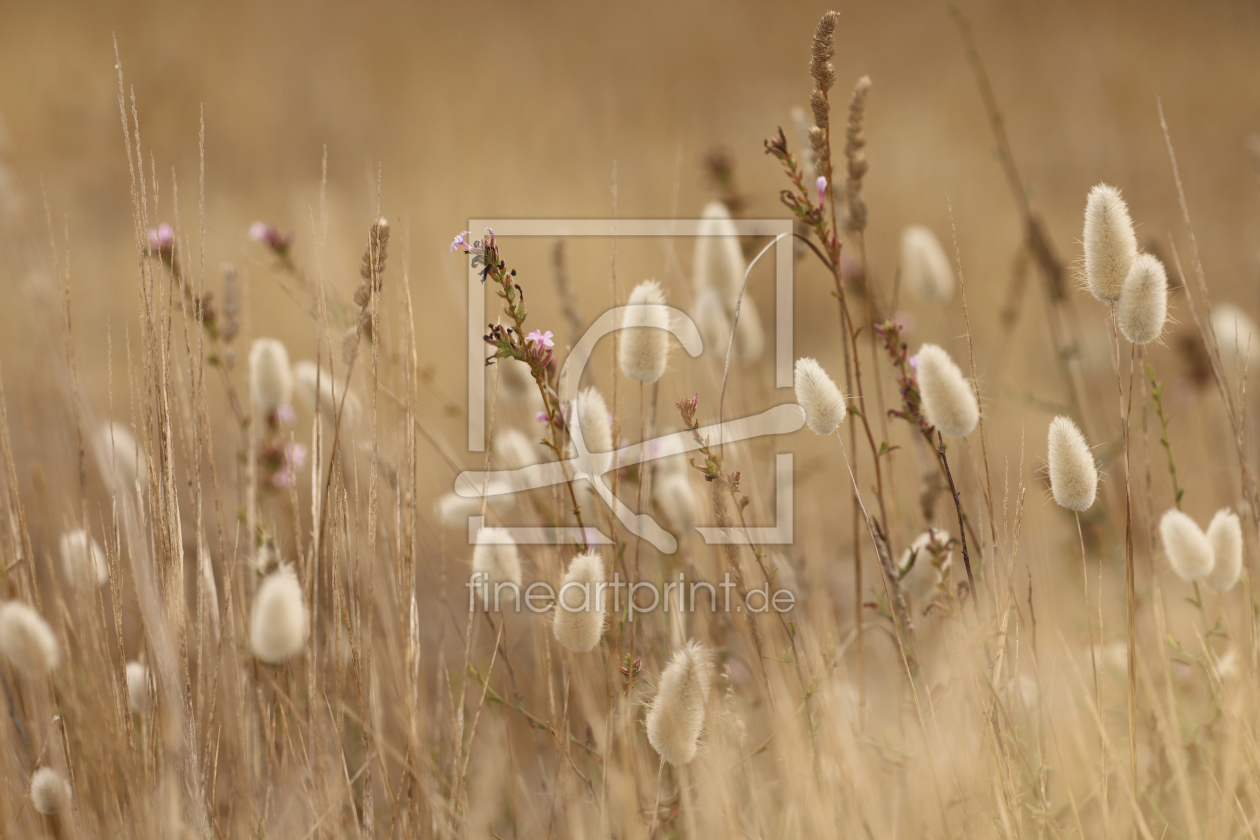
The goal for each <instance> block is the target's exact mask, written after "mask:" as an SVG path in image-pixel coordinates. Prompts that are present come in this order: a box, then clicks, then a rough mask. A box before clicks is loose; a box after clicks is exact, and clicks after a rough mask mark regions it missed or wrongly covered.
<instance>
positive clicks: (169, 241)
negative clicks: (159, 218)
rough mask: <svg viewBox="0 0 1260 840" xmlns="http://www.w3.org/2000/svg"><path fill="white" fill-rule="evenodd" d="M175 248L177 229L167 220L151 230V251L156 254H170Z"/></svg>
mask: <svg viewBox="0 0 1260 840" xmlns="http://www.w3.org/2000/svg"><path fill="white" fill-rule="evenodd" d="M174 249H175V229H174V228H173V227H171V226H170V225H168V224H167V223H166V222H163V223H162V224H160V225H158V226H157V230H150V231H149V251H150V253H152V254H153V255H154V256H169V255H170V253H171V252H172V251H173V250H174Z"/></svg>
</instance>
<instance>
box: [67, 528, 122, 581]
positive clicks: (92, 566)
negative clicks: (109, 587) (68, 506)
mask: <svg viewBox="0 0 1260 840" xmlns="http://www.w3.org/2000/svg"><path fill="white" fill-rule="evenodd" d="M57 547H58V553H59V554H60V555H61V571H62V572H63V573H64V574H65V576H66V580H68V581H69V582H70V584H71V585H72V586H75V587H80V588H82V587H87V586H93V585H98V586H99V585H103V584H105V583H106V582H107V581H108V580H109V565H108V564H107V563H106V562H105V552H104V551H102V550H101V547H100V545H99V544H98V543H97V542H96V540H94V539H92V535H91V534H89V533H88V532H87V531H85V530H84V529H82V528H75V529H74V530H72V531H67V532H66V533H64V534H62V535H61V539H60V540H59V541H58V545H57Z"/></svg>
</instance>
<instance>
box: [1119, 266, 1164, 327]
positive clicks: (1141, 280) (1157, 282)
mask: <svg viewBox="0 0 1260 840" xmlns="http://www.w3.org/2000/svg"><path fill="white" fill-rule="evenodd" d="M1167 318H1168V276H1167V275H1166V274H1165V273H1164V264H1163V263H1162V262H1160V261H1159V260H1157V259H1155V258H1154V257H1152V256H1151V255H1150V254H1139V255H1138V257H1137V259H1135V260H1134V261H1133V267H1132V268H1131V269H1129V276H1128V277H1126V278H1125V281H1124V287H1123V288H1122V289H1121V290H1120V305H1119V306H1118V307H1117V309H1116V319H1117V321H1118V322H1119V324H1120V332H1122V333H1124V337H1125V338H1127V339H1129V341H1131V342H1133V343H1134V344H1149V343H1150V342H1152V341H1154V340H1155V339H1157V338H1159V334H1160V333H1161V332H1163V331H1164V321H1165V320H1166V319H1167Z"/></svg>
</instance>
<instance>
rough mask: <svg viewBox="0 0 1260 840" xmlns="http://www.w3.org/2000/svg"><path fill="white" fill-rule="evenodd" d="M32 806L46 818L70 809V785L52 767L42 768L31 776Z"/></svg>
mask: <svg viewBox="0 0 1260 840" xmlns="http://www.w3.org/2000/svg"><path fill="white" fill-rule="evenodd" d="M31 804H32V805H34V806H35V810H36V811H38V812H40V813H41V814H43V815H44V816H46V817H53V816H56V815H57V814H61V813H63V812H65V811H66V810H68V809H69V807H70V783H69V782H67V781H66V780H65V779H64V778H63V777H62V775H61V774H60V773H58V772H57V771H56V770H54V769H53V768H51V767H41V768H39V769H38V770H36V771H35V775H33V776H31Z"/></svg>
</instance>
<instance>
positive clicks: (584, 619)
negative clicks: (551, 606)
mask: <svg viewBox="0 0 1260 840" xmlns="http://www.w3.org/2000/svg"><path fill="white" fill-rule="evenodd" d="M603 584H604V561H603V559H602V558H601V557H600V556H599V554H597V553H596V552H594V551H588V552H586V553H584V554H579V555H578V556H577V557H574V558H573V562H571V563H570V564H569V570H568V571H567V572H565V573H564V580H563V581H561V583H560V593H559V598H558V599H557V602H556V619H555V623H554V624H553V625H552V629H553V631H554V632H555V634H556V641H558V642H559V643H560V644H562V645H564V646H565V647H566V648H568V649H569V650H571V651H573V652H574V653H585V652H586V651H588V650H592V649H593V648H594V647H595V646H596V645H598V644H599V638H600V636H602V635H604V585H603Z"/></svg>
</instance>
